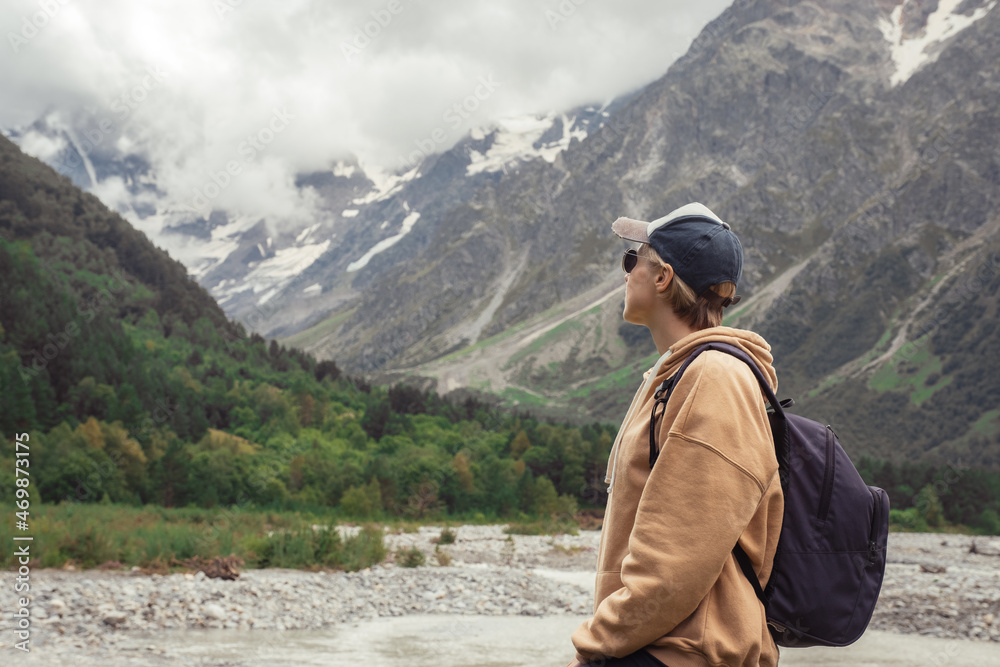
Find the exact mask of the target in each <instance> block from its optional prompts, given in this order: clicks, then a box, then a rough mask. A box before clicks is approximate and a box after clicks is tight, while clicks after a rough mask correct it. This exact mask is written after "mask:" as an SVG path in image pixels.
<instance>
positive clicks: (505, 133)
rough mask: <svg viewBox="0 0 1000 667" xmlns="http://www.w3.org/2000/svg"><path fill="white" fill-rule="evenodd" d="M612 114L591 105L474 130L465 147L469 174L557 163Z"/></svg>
mask: <svg viewBox="0 0 1000 667" xmlns="http://www.w3.org/2000/svg"><path fill="white" fill-rule="evenodd" d="M609 115H610V114H609V113H608V112H607V111H605V109H604V107H600V108H598V107H596V106H588V107H582V108H578V109H574V110H572V111H569V112H567V113H557V112H549V113H547V114H531V115H525V116H515V117H511V118H505V119H502V120H500V121H498V122H497V123H495V124H494V125H492V126H490V127H488V128H477V129H475V130H472V132H470V133H469V136H468V139H467V140H466V141H465V142H462V144H461V145H463V149H464V151H465V153H466V155H468V157H469V165H468V167H467V168H466V175H468V176H474V175H476V174H482V173H493V172H499V171H503V172H504V173H506V172H507V170H508V169H511V168H516V167H517V165H518V164H520V163H521V162H524V161H528V160H533V159H536V158H541V159H543V160H545V161H546V162H549V163H552V162H555V159H556V156H558V155H559V154H560V153H562V152H563V151H564V150H566V149H567V148H569V146H570V143H571V142H572V141H573V140H574V139H576V140H578V141H583V140H584V139H585V138H586V137H587V135H588V134H589V133H591V132H594V131H596V130H597V129H599V128H600V127H601V125H603V123H604V119H605V118H607V117H608V116H609Z"/></svg>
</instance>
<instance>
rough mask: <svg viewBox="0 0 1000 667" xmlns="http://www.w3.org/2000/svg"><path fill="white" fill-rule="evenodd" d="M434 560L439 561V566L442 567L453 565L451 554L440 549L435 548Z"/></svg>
mask: <svg viewBox="0 0 1000 667" xmlns="http://www.w3.org/2000/svg"><path fill="white" fill-rule="evenodd" d="M434 558H436V559H437V564H438V565H440V566H441V567H448V566H449V565H451V554H450V553H448V552H447V551H444V550H442V549H441V548H440V547H434Z"/></svg>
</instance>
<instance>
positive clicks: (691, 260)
mask: <svg viewBox="0 0 1000 667" xmlns="http://www.w3.org/2000/svg"><path fill="white" fill-rule="evenodd" d="M611 231H613V232H614V233H615V234H617V235H618V236H620V237H621V238H623V239H625V240H627V241H637V242H639V243H648V244H649V245H650V246H651V247H652V248H653V250H655V251H656V254H658V255H659V256H660V257H661V258H662V259H663V261H664V262H666V263H667V264H669V265H670V266H671V267H673V269H674V273H676V274H677V275H678V276H680V279H681V280H683V281H684V282H685V283H687V284H688V285H689V286H690V287H691V289H693V290H694V292H695V294H698V295H700V296H705V297H708V298H710V299H718V298H720V297H719V296H718V295H717V294H715V292H712V291H711V290H710V289H709V287H711V286H712V285H718V284H719V283H725V282H731V283H733V284H734V285H738V284H739V281H740V277H741V276H742V274H743V246H742V245H740V240H739V238H737V237H736V234H735V233H734V232H733V230H732V229H731V228H730V227H729V224H728V223H726V222H723V221H722V219H721V218H719V216H717V215H716V214H715V213H713V212H712V211H711V210H710V209H709V208H708V207H707V206H705V205H704V204H700V203H698V202H693V203H691V204H686V205H685V206H681V207H680V208H678V209H676V210H673V211H671V212H670V213H668V214H667V215H665V216H663V217H662V218H657V219H656V220H653V221H652V222H644V221H642V220H633V219H632V218H618V219H617V220H615V221H614V223H613V224H612V225H611ZM706 292H707V294H706ZM739 300H740V297H738V296H735V297H731V299H724V300H723V306H724V307H725V306H729V305H732V304H734V303H736V302H738V301H739Z"/></svg>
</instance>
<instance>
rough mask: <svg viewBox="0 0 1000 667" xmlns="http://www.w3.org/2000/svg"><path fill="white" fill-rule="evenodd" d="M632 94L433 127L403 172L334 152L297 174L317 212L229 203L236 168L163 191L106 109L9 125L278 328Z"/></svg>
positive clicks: (583, 132)
mask: <svg viewBox="0 0 1000 667" xmlns="http://www.w3.org/2000/svg"><path fill="white" fill-rule="evenodd" d="M627 99H628V96H625V97H622V98H620V99H617V100H612V101H610V102H608V103H607V104H604V105H601V106H597V105H590V106H581V107H578V108H575V109H571V110H568V111H566V112H549V113H545V114H538V115H527V116H523V117H516V118H506V119H503V120H501V121H499V122H497V123H495V124H494V125H492V126H490V127H486V128H476V129H473V130H472V131H471V132H469V133H468V134H467V135H466V136H465V137H464V138H463V139H462V140H461V141H460V142H459V144H458V145H456V146H453V147H452V148H451V149H449V150H447V151H445V152H443V153H439V152H438V151H437V149H438V142H437V141H435V139H434V138H424V139H422V140H418V141H415V142H414V148H415V150H414V151H412V152H411V153H410V154H409V155H408V156H401V159H402V160H404V161H405V164H404V165H403V167H401V168H400V169H399V170H397V171H396V172H394V173H389V172H385V171H383V170H381V169H379V168H377V167H374V166H371V165H367V166H363V165H361V164H360V163H359V162H358V161H357V160H356V159H353V158H350V159H346V160H345V159H338V160H334V161H332V162H331V166H330V167H329V169H326V170H322V171H316V172H311V173H303V174H299V175H298V176H297V178H296V179H295V184H294V186H295V188H296V189H297V190H298V191H299V192H300V194H301V195H302V196H303V197H304V198H306V199H309V200H314V201H315V202H316V204H317V205H316V216H315V217H314V218H313V219H312V220H309V221H308V222H305V223H303V222H301V221H300V222H292V221H289V220H287V219H282V218H277V219H275V218H267V217H262V216H254V215H247V214H235V213H232V212H229V211H226V210H224V209H220V208H217V207H216V206H215V205H214V196H217V195H218V191H219V189H221V188H222V187H225V179H226V178H228V177H227V176H226V175H225V174H222V175H221V176H219V180H220V181H222V183H221V184H216V183H212V182H207V183H205V184H204V186H203V187H202V188H198V189H196V190H195V191H194V193H193V196H188V195H187V193H174V192H165V191H163V189H162V188H161V186H160V184H159V182H158V175H157V173H156V171H155V169H154V168H153V167H152V166H151V165H150V164H149V161H148V160H147V159H146V157H145V156H144V155H143V154H142V152H141V151H140V149H139V147H137V146H135V145H134V142H133V141H131V140H130V139H129V138H128V135H127V133H126V132H125V129H126V128H125V124H124V123H122V122H112V121H110V120H108V118H104V117H101V116H99V115H97V116H93V117H91V116H88V115H87V114H83V113H77V114H75V115H70V114H64V113H60V112H50V113H47V114H46V115H44V116H43V117H42V118H40V119H38V120H37V121H36V122H35V123H33V124H32V125H30V126H29V127H25V128H16V129H13V130H8V131H6V134H8V135H9V136H10V138H11V139H12V140H13V141H15V142H16V143H18V144H19V145H20V146H21V147H22V148H23V149H24V150H25V151H27V152H29V153H31V154H33V155H36V156H38V157H40V158H42V159H44V160H45V161H46V162H47V163H48V164H49V165H50V166H52V167H53V168H55V169H56V170H57V171H59V172H60V173H61V174H63V175H65V176H68V177H69V178H70V179H71V180H72V181H73V182H74V183H75V184H76V185H78V186H79V187H81V188H83V189H85V190H88V191H91V192H93V193H95V194H98V195H99V196H100V197H101V198H102V199H103V200H104V201H105V202H106V203H108V204H109V206H111V207H112V208H117V209H118V211H119V213H121V214H122V215H124V216H126V217H127V218H128V219H129V220H130V221H131V222H132V223H133V224H134V225H135V226H136V227H137V228H138V229H140V230H141V231H143V232H144V233H146V234H147V235H148V236H149V237H150V238H151V239H152V240H153V241H154V242H155V243H156V244H157V245H159V246H161V247H163V248H165V249H168V250H169V251H171V252H172V253H173V254H174V255H175V256H176V257H178V259H180V260H181V261H182V262H183V263H184V264H185V265H186V266H187V267H188V270H189V271H190V273H191V275H192V276H193V277H195V278H196V279H197V280H198V282H199V283H200V284H201V285H202V286H204V287H205V288H206V289H207V290H208V291H209V293H210V294H211V295H212V296H213V297H214V298H216V299H217V300H218V301H219V303H220V304H221V305H222V306H223V308H224V309H225V311H226V313H227V314H228V315H229V316H230V317H234V318H236V319H238V320H240V321H242V322H244V323H245V324H247V325H248V326H250V327H251V328H252V329H254V330H255V331H258V332H260V333H262V334H265V335H268V336H276V335H284V334H288V333H294V332H296V331H298V330H301V329H302V328H303V327H305V326H307V325H308V324H312V323H315V321H317V320H319V319H322V318H323V317H324V316H325V315H326V314H328V313H329V312H330V311H331V310H332V309H334V308H336V307H338V306H339V305H340V304H342V303H343V302H344V301H345V300H346V299H350V298H353V297H354V296H356V295H357V289H356V287H355V286H354V285H353V284H352V283H354V282H355V281H356V280H357V279H358V278H359V277H361V284H362V285H363V284H365V279H366V278H365V276H367V275H368V274H370V272H372V271H375V270H377V267H378V266H380V265H383V264H384V262H385V257H378V258H377V259H375V258H376V256H377V255H381V254H383V253H384V252H385V251H386V250H388V249H389V248H390V247H392V246H393V245H394V244H395V243H397V242H398V241H399V240H400V239H402V238H403V237H404V236H406V235H407V234H408V233H409V231H410V230H411V228H412V227H413V226H414V224H415V223H416V222H417V220H419V219H420V216H421V215H423V216H424V220H425V223H424V225H422V226H426V221H427V220H433V219H435V218H436V217H438V216H439V215H440V214H441V213H442V212H443V211H447V210H449V209H450V208H452V207H454V206H455V205H456V204H457V203H458V202H461V201H464V200H465V199H467V198H469V197H470V196H471V194H472V193H473V192H475V190H476V189H477V188H478V187H480V186H481V185H482V184H483V183H486V182H489V181H491V180H495V179H496V178H497V177H498V175H499V174H502V173H506V172H507V171H508V170H510V169H514V168H516V167H517V166H518V165H519V164H521V163H523V162H525V161H530V160H542V161H549V162H551V161H552V160H554V159H555V156H556V155H558V154H559V153H560V152H561V151H563V150H565V149H566V148H567V147H568V146H569V145H570V143H571V142H573V141H579V140H580V139H582V138H584V137H586V136H587V134H588V133H590V132H593V131H595V130H596V129H598V128H599V127H600V126H601V124H602V123H603V121H604V120H605V119H606V118H607V117H608V116H609V115H610V114H611V113H612V112H613V111H614V110H615V109H617V108H618V107H619V106H621V104H622V103H624V101H625V100H627ZM455 120H456V121H457V120H460V119H457V118H456V119H455ZM115 121H118V119H117V118H116V119H115ZM106 128H110V129H107V131H106V132H105V131H104V129H106ZM411 204H412V205H413V208H412V210H411ZM373 259H374V262H373ZM372 262H373V263H372ZM369 263H372V267H371V268H368V265H369ZM310 268H311V271H310V272H308V276H309V282H304V279H303V276H304V275H306V273H307V269H310ZM279 293H281V294H282V299H281V301H282V309H281V313H280V316H278V317H272V316H274V315H276V314H277V311H278V308H277V307H276V306H275V304H274V303H269V302H271V300H272V299H273V298H274V297H275V296H276V295H278V294H279ZM285 307H287V308H285Z"/></svg>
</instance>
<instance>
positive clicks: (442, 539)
mask: <svg viewBox="0 0 1000 667" xmlns="http://www.w3.org/2000/svg"><path fill="white" fill-rule="evenodd" d="M457 537H458V536H457V535H456V534H455V531H453V530H451V529H449V528H444V529H442V530H441V534H440V535H439V536H438V538H437V543H438V544H454V543H455V538H457Z"/></svg>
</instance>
